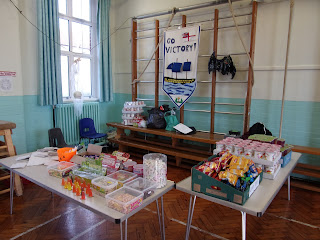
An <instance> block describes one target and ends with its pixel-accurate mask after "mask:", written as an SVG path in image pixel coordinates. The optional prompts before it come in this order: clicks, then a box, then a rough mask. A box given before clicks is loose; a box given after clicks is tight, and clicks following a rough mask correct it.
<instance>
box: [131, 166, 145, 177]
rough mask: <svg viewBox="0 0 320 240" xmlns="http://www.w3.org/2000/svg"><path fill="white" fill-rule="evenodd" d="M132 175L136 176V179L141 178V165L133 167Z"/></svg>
mask: <svg viewBox="0 0 320 240" xmlns="http://www.w3.org/2000/svg"><path fill="white" fill-rule="evenodd" d="M133 173H135V174H137V175H138V177H143V164H137V165H134V166H133Z"/></svg>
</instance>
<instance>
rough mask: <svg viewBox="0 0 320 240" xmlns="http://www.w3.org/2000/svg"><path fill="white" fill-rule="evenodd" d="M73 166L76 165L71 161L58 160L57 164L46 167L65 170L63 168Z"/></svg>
mask: <svg viewBox="0 0 320 240" xmlns="http://www.w3.org/2000/svg"><path fill="white" fill-rule="evenodd" d="M74 166H76V164H74V163H71V162H59V163H57V164H54V165H50V166H48V167H47V169H54V170H57V171H65V170H69V169H70V168H73V167H74Z"/></svg>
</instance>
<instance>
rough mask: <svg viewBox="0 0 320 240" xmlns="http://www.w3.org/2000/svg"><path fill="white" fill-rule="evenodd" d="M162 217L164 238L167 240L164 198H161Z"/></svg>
mask: <svg viewBox="0 0 320 240" xmlns="http://www.w3.org/2000/svg"><path fill="white" fill-rule="evenodd" d="M161 215H162V237H163V240H165V239H166V229H165V225H164V206H163V196H161Z"/></svg>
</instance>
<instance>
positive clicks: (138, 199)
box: [106, 187, 143, 214]
mask: <svg viewBox="0 0 320 240" xmlns="http://www.w3.org/2000/svg"><path fill="white" fill-rule="evenodd" d="M142 200H143V193H142V192H139V191H136V190H134V189H131V188H127V187H122V188H120V189H118V190H116V191H114V192H112V193H109V194H107V195H106V201H107V206H108V207H109V208H112V209H114V210H117V211H119V212H121V213H123V214H127V213H129V212H131V211H132V210H134V209H136V208H137V207H139V206H140V205H141V204H142Z"/></svg>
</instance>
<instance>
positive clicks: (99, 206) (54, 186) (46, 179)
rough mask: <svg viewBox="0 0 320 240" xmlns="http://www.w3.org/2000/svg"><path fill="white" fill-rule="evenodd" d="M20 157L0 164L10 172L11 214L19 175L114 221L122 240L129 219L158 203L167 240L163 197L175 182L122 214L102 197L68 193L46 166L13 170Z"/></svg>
mask: <svg viewBox="0 0 320 240" xmlns="http://www.w3.org/2000/svg"><path fill="white" fill-rule="evenodd" d="M17 157H19V156H13V157H8V158H4V159H0V164H1V165H3V166H4V167H5V168H7V169H8V170H10V214H12V211H13V190H14V187H13V186H14V175H15V174H18V175H20V176H21V177H24V178H26V179H27V180H29V181H31V182H33V183H35V184H37V185H39V186H40V187H42V188H44V189H47V190H49V191H51V192H52V193H55V194H57V195H59V196H61V197H63V198H65V199H67V200H69V201H71V202H74V203H76V204H78V205H80V206H81V207H84V208H87V209H89V210H90V211H92V212H95V213H97V214H100V215H102V216H103V217H104V218H105V219H107V220H109V221H112V222H114V223H116V224H120V233H121V239H123V238H124V239H127V220H128V218H129V217H131V216H132V215H134V214H135V213H137V212H139V211H140V210H141V209H143V208H144V207H146V206H148V205H149V204H150V203H152V202H153V201H156V204H157V212H158V220H159V226H160V233H161V239H165V225H164V210H163V195H164V194H166V193H167V192H169V191H170V190H171V189H173V188H174V187H175V183H174V182H173V181H170V180H168V181H167V185H166V186H165V187H163V188H160V189H156V190H155V192H154V194H153V195H151V196H150V197H148V198H147V199H144V200H143V201H142V205H141V206H139V207H138V208H136V209H134V210H133V211H131V212H130V213H128V214H123V213H120V212H118V211H116V210H114V209H111V208H108V207H107V206H106V200H105V199H104V198H103V197H100V196H94V197H92V198H89V197H86V199H85V200H81V199H80V197H78V196H75V195H74V193H72V191H68V190H66V189H64V187H63V186H61V179H59V178H55V177H52V176H49V174H48V171H47V168H46V166H44V165H40V166H32V167H25V168H23V169H11V168H10V166H11V165H12V164H13V163H15V162H16V158H17ZM159 198H160V199H161V206H160V208H161V209H159V203H158V199H159ZM123 222H124V225H125V226H124V234H123V230H122V223H123Z"/></svg>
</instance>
